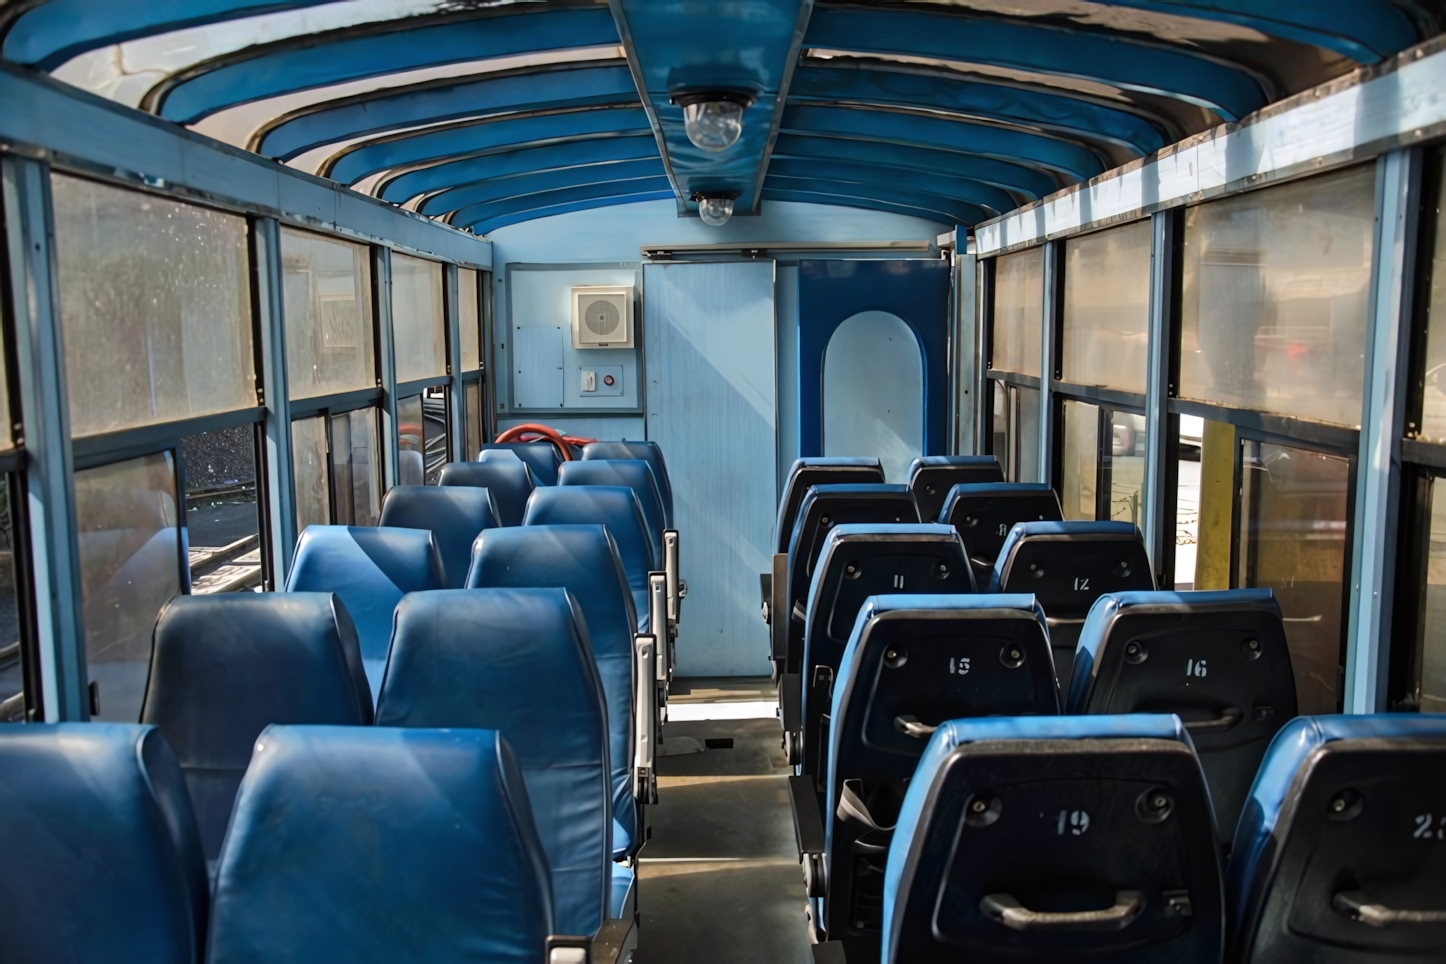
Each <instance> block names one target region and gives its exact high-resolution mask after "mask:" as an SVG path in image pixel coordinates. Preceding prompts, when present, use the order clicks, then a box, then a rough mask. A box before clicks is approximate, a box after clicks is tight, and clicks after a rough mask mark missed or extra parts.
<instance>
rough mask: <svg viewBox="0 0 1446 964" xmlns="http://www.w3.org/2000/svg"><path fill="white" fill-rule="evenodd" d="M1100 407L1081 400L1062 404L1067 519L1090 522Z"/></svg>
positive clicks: (1063, 504)
mask: <svg viewBox="0 0 1446 964" xmlns="http://www.w3.org/2000/svg"><path fill="white" fill-rule="evenodd" d="M1099 458H1100V410H1099V408H1097V407H1096V406H1094V405H1087V404H1085V403H1084V402H1075V401H1070V400H1068V399H1067V400H1065V403H1064V467H1063V468H1064V472H1063V489H1064V494H1063V497H1062V498H1061V499H1060V500H1059V502H1060V508H1061V509H1062V510H1063V511H1064V517H1065V519H1066V520H1069V521H1076V522H1077V521H1084V520H1087V521H1093V520H1094V518H1095V505H1096V501H1095V499H1096V496H1095V492H1096V488H1095V486H1096V485H1097V482H1098V477H1099V470H1100V461H1099Z"/></svg>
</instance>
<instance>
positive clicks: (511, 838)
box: [136, 726, 553, 964]
mask: <svg viewBox="0 0 1446 964" xmlns="http://www.w3.org/2000/svg"><path fill="white" fill-rule="evenodd" d="M552 925H553V913H552V895H551V893H550V892H549V889H548V882H547V863H546V859H545V858H544V856H543V853H542V848H541V846H540V845H539V842H538V837H537V831H536V828H535V827H534V825H533V820H532V814H531V805H530V803H529V800H528V794H527V789H526V786H525V782H524V780H523V778H522V775H521V773H520V772H519V771H518V768H517V763H516V761H515V760H514V759H513V756H512V753H511V751H510V750H509V749H508V747H507V744H506V742H505V741H504V740H503V739H502V737H501V735H500V734H498V733H496V732H495V731H492V730H460V729H459V730H433V729H391V728H382V727H332V726H273V727H269V728H267V730H266V731H265V732H263V733H262V734H261V738H260V739H259V740H257V743H256V755H255V759H254V761H253V762H252V764H251V769H250V770H248V771H247V773H246V779H245V781H244V782H243V783H242V784H241V793H240V796H239V797H238V798H237V801H236V815H235V817H234V818H233V819H232V821H231V829H230V830H229V831H228V832H227V834H226V846H225V848H224V850H223V851H222V853H221V865H220V869H219V871H218V873H217V877H216V890H215V900H214V911H213V915H212V923H211V941H210V949H209V953H208V954H207V958H206V959H207V961H208V962H209V964H254V962H257V961H266V962H267V964H315V962H319V961H347V962H352V964H391V962H394V961H459V960H485V961H489V962H491V961H496V962H503V964H540V962H541V961H542V960H543V955H544V951H543V947H544V944H545V943H546V940H547V937H548V934H550V933H552V932H553V927H552ZM136 959H137V960H139V958H136Z"/></svg>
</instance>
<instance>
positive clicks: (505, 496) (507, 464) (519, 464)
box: [437, 453, 533, 526]
mask: <svg viewBox="0 0 1446 964" xmlns="http://www.w3.org/2000/svg"><path fill="white" fill-rule="evenodd" d="M484 454H485V453H484ZM437 484H438V485H439V486H472V487H475V488H483V489H486V490H487V491H488V492H490V493H492V500H493V502H494V503H495V504H496V506H497V524H498V525H504V526H520V525H522V513H523V512H525V511H527V497H528V496H529V495H531V494H532V488H533V486H532V473H531V472H530V471H528V468H527V464H526V463H524V462H523V461H522V460H521V459H517V458H509V459H483V460H482V461H481V462H448V463H447V464H446V465H444V466H442V474H441V476H439V477H438V479H437Z"/></svg>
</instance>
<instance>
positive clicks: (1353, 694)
mask: <svg viewBox="0 0 1446 964" xmlns="http://www.w3.org/2000/svg"><path fill="white" fill-rule="evenodd" d="M1420 194H1421V153H1420V151H1419V150H1413V149H1407V150H1399V151H1392V152H1391V153H1389V154H1386V155H1384V156H1383V157H1381V158H1379V159H1378V160H1377V162H1376V215H1377V216H1376V236H1375V244H1374V247H1373V260H1374V264H1373V265H1372V266H1371V267H1372V270H1371V279H1372V281H1371V301H1370V311H1369V317H1368V320H1367V330H1366V378H1365V385H1364V392H1363V393H1362V394H1363V400H1362V405H1361V439H1360V453H1359V455H1358V458H1357V463H1356V473H1357V474H1356V505H1355V526H1354V529H1355V531H1354V535H1353V538H1352V547H1351V596H1350V612H1349V615H1348V617H1347V627H1348V629H1347V643H1346V674H1345V675H1346V679H1345V703H1344V708H1345V711H1346V712H1347V713H1373V712H1375V711H1376V710H1377V708H1379V707H1382V706H1384V705H1385V685H1386V679H1387V671H1386V666H1387V661H1388V660H1389V658H1390V632H1391V610H1392V597H1393V595H1394V590H1395V568H1396V540H1397V531H1396V530H1397V525H1398V522H1399V515H1400V491H1401V433H1402V431H1403V430H1404V428H1405V410H1406V383H1407V381H1408V372H1409V371H1410V368H1409V360H1408V352H1409V350H1410V340H1411V339H1410V337H1409V334H1408V333H1409V332H1410V330H1411V310H1412V305H1411V301H1412V297H1411V296H1412V291H1413V289H1414V284H1413V279H1412V275H1413V270H1412V269H1413V260H1414V259H1413V255H1414V253H1415V249H1416V233H1417V222H1418V221H1419V209H1420Z"/></svg>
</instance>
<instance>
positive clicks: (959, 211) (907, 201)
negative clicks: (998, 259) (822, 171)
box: [763, 172, 992, 224]
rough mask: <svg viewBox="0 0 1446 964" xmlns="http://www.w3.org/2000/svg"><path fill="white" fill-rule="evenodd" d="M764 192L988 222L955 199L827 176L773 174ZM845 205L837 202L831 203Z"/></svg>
mask: <svg viewBox="0 0 1446 964" xmlns="http://www.w3.org/2000/svg"><path fill="white" fill-rule="evenodd" d="M763 187H764V188H765V189H766V190H772V191H785V192H788V193H790V194H817V195H820V196H827V197H831V198H847V199H848V200H849V201H860V200H867V201H877V202H879V203H881V204H897V205H899V206H901V207H912V208H918V209H919V210H921V211H923V210H929V211H937V212H939V213H941V214H949V215H950V216H952V217H954V218H955V219H956V221H957V223H959V224H976V223H978V222H980V221H984V220H987V219H988V218H989V217H991V216H992V215H990V214H989V213H988V211H987V210H986V209H985V208H982V207H980V206H979V205H977V204H970V203H969V202H968V201H961V200H960V199H958V198H953V197H946V196H944V195H941V194H935V193H932V192H930V191H927V190H910V189H909V188H901V187H888V186H886V185H882V184H858V183H855V182H852V181H838V180H833V179H831V178H827V177H787V176H784V175H780V174H774V173H772V172H770V173H769V175H768V180H767V181H764V182H763ZM823 203H833V204H839V203H844V202H841V201H838V200H835V201H832V202H823Z"/></svg>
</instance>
